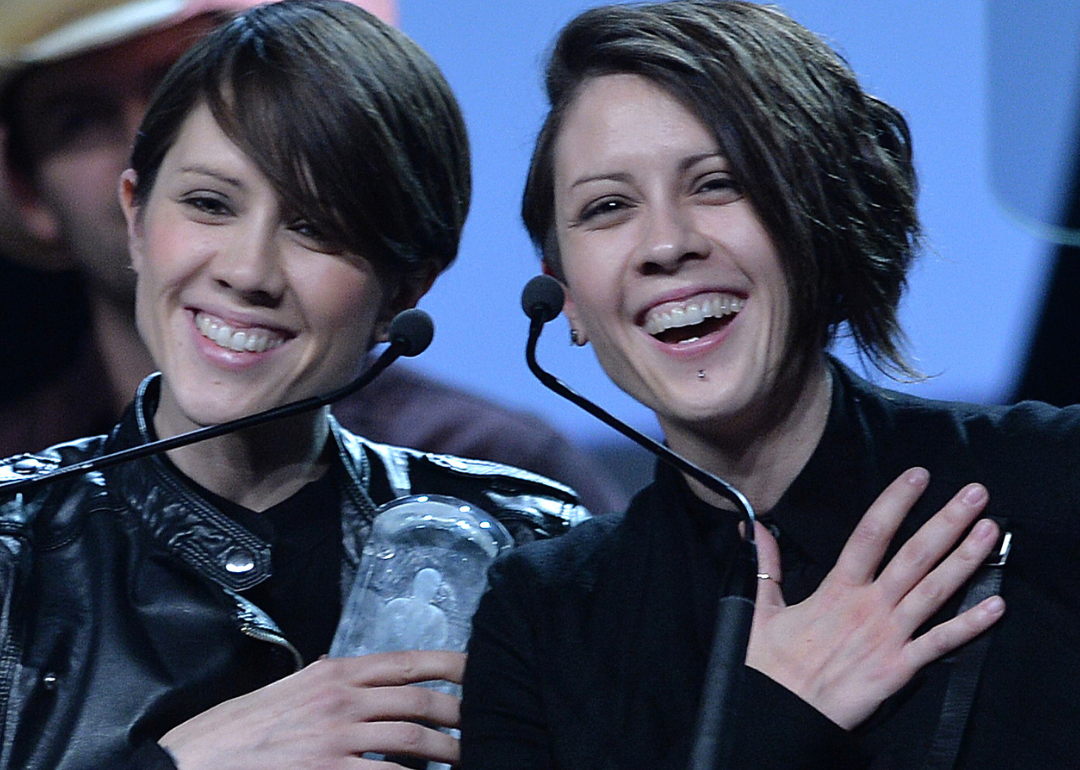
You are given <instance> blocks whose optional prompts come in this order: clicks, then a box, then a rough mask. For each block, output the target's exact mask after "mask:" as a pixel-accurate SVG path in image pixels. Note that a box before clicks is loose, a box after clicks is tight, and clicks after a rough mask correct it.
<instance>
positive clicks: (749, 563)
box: [521, 275, 757, 770]
mask: <svg viewBox="0 0 1080 770" xmlns="http://www.w3.org/2000/svg"><path fill="white" fill-rule="evenodd" d="M564 301H565V295H564V293H563V289H562V286H561V285H559V282H558V281H556V280H555V279H554V278H552V277H550V276H547V275H538V276H536V277H534V278H532V279H531V280H530V281H529V282H528V283H527V284H526V285H525V289H524V290H523V291H522V293H521V307H522V309H523V310H524V311H525V315H527V316H528V317H529V320H530V324H529V341H528V344H527V345H526V347H525V360H526V362H527V363H528V365H529V370H530V371H531V372H532V373H533V374H534V375H535V376H536V378H537V379H538V380H540V382H542V383H543V384H544V385H545V386H547V387H548V388H549V389H551V390H553V391H554V392H555V393H558V394H559V395H560V396H562V397H563V398H565V399H567V400H568V401H571V402H573V403H574V404H576V405H577V406H579V407H581V408H582V409H584V410H585V411H586V412H588V413H589V414H591V415H593V416H594V417H596V418H597V419H599V420H601V421H603V422H605V423H607V424H608V425H609V426H611V427H612V428H614V429H615V430H617V431H619V432H620V433H622V434H623V435H624V436H626V437H627V438H629V439H631V440H632V441H634V442H635V443H637V444H638V445H640V446H642V447H644V448H645V449H647V450H648V451H649V452H652V454H654V455H655V456H656V457H658V458H659V459H660V460H661V461H662V462H665V463H667V464H668V465H671V466H673V467H674V468H676V469H677V470H679V471H681V472H683V473H685V474H686V475H687V476H690V477H691V478H693V479H695V480H696V481H698V482H700V483H701V484H702V485H703V486H704V487H705V488H707V489H709V490H710V491H712V492H715V493H717V494H719V495H721V496H722V497H724V498H725V499H727V500H729V501H731V502H732V503H734V505H735V507H736V508H737V509H738V511H739V513H740V514H741V515H742V517H743V521H744V523H745V525H746V531H745V533H744V537H743V540H742V541H740V543H739V547H738V548H737V549H736V555H735V559H734V562H733V563H732V565H731V567H730V569H729V570H728V579H727V581H726V585H725V587H724V592H723V594H722V595H721V596H720V600H719V603H718V605H717V614H716V629H715V632H714V634H713V644H712V651H711V653H710V655H709V665H708V668H707V669H706V672H705V682H704V684H703V688H702V695H701V706H700V708H699V710H698V722H697V729H696V733H695V738H694V745H693V748H692V749H691V754H690V765H689V770H719V768H727V767H729V766H730V764H731V758H732V751H733V747H734V733H735V721H736V719H737V714H736V709H737V702H738V700H739V697H740V695H741V691H742V680H743V663H744V661H745V659H746V645H747V642H748V641H749V639H750V623H751V621H752V620H753V616H754V595H755V592H756V591H757V551H756V548H755V546H754V510H753V507H752V506H751V505H750V501H749V500H747V499H746V497H745V495H743V494H742V492H740V491H739V490H737V489H736V488H735V487H733V486H732V485H731V484H729V483H728V482H726V481H724V480H723V479H722V478H720V477H718V476H716V475H714V474H712V473H709V472H708V471H706V470H704V469H702V468H701V467H699V466H697V465H695V464H693V463H691V462H690V461H689V460H687V459H686V458H684V457H682V456H680V455H678V454H676V453H675V452H673V451H672V450H670V449H669V448H668V447H666V446H664V445H663V444H661V443H659V442H657V441H653V440H652V439H651V438H649V437H648V436H646V435H644V434H643V433H640V432H639V431H636V430H634V429H633V428H631V427H630V426H629V425H627V424H626V423H624V422H622V421H621V420H619V419H617V418H616V417H614V416H613V415H611V414H609V413H608V412H607V411H605V410H604V409H601V408H600V407H599V406H597V405H596V404H594V403H593V402H591V401H589V400H588V399H586V398H585V397H584V396H581V395H579V394H578V393H576V392H574V391H573V390H571V389H570V388H569V387H567V386H566V385H565V384H563V383H562V382H561V381H560V380H558V379H557V378H556V377H554V376H552V375H551V374H549V373H548V372H546V371H544V370H543V369H541V368H540V365H539V364H537V362H536V343H537V341H538V340H539V339H540V333H541V331H543V328H544V324H546V323H547V322H548V321H551V320H553V319H554V318H556V317H557V316H558V315H559V313H560V312H562V307H563V302H564Z"/></svg>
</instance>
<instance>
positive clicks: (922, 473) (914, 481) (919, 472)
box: [907, 468, 930, 487]
mask: <svg viewBox="0 0 1080 770" xmlns="http://www.w3.org/2000/svg"><path fill="white" fill-rule="evenodd" d="M928 481H930V471H928V470H926V468H912V469H911V470H909V471H908V472H907V483H908V484H911V486H913V487H925V486H926V484H927V482H928Z"/></svg>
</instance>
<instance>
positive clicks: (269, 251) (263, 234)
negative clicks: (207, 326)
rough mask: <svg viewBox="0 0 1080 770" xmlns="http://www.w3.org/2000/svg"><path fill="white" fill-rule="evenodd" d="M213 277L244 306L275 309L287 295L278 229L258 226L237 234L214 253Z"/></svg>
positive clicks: (211, 266) (212, 262)
mask: <svg viewBox="0 0 1080 770" xmlns="http://www.w3.org/2000/svg"><path fill="white" fill-rule="evenodd" d="M210 271H211V276H212V278H213V280H214V282H215V283H216V284H217V285H218V286H219V287H221V288H223V289H225V290H227V291H230V292H233V293H234V294H235V295H236V296H237V297H238V298H239V299H240V301H241V302H245V303H248V304H251V305H256V306H259V307H276V306H277V305H278V304H279V303H280V302H281V299H282V297H283V296H284V294H285V285H286V280H285V271H284V269H283V268H282V260H281V245H280V243H279V240H278V237H277V234H276V231H275V228H272V227H268V226H255V227H249V228H238V229H237V232H236V233H235V234H234V235H233V237H232V238H230V239H229V240H228V241H227V242H226V243H225V244H223V245H222V246H221V247H220V248H218V250H217V251H216V252H215V253H214V256H213V258H212V260H211V263H210Z"/></svg>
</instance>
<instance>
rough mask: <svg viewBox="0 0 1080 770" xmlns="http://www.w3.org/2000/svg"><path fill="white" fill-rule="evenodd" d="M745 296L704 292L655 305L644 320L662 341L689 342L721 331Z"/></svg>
mask: <svg viewBox="0 0 1080 770" xmlns="http://www.w3.org/2000/svg"><path fill="white" fill-rule="evenodd" d="M745 304H746V300H745V299H743V298H742V297H737V296H735V295H733V294H722V293H713V294H703V295H699V296H696V297H694V298H693V299H689V300H686V301H683V302H665V303H664V304H662V305H657V306H656V307H654V308H652V309H651V310H650V311H649V312H648V313H647V314H646V315H645V319H644V323H643V324H642V325H643V327H644V329H645V332H646V333H648V334H650V335H652V336H653V337H655V338H656V339H657V340H659V341H660V342H664V343H667V344H686V343H690V342H695V341H696V340H699V339H701V338H702V337H705V336H707V335H709V334H712V333H714V332H716V331H719V330H720V329H721V328H723V327H724V326H726V325H727V324H729V323H730V322H731V320H732V319H733V318H734V317H735V316H736V315H737V314H738V313H739V311H740V310H742V309H743V306H744V305H745Z"/></svg>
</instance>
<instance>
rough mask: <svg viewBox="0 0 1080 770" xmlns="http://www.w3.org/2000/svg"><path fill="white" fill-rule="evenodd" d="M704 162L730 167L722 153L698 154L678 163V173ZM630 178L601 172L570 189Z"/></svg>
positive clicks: (624, 180)
mask: <svg viewBox="0 0 1080 770" xmlns="http://www.w3.org/2000/svg"><path fill="white" fill-rule="evenodd" d="M705 160H719V161H720V162H721V163H723V165H724V167H725V169H727V168H728V167H729V166H730V165H731V164H730V163H729V162H728V159H727V157H726V156H725V155H723V154H722V153H719V152H700V153H697V154H695V155H688V156H687V157H685V158H683V159H682V160H681V161H679V171H680V172H684V171H687V170H689V169H691V168H693V167H694V166H696V165H697V164H698V163H701V162H702V161H705ZM630 177H631V175H630V174H628V173H626V172H624V171H619V172H615V173H611V174H607V173H603V172H601V173H599V174H592V175H590V176H584V177H581V178H580V179H576V180H574V182H573V183H572V184H571V185H570V189H574V188H575V187H579V186H581V185H583V184H588V183H590V182H607V181H611V182H628V181H630Z"/></svg>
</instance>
